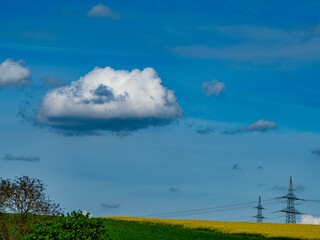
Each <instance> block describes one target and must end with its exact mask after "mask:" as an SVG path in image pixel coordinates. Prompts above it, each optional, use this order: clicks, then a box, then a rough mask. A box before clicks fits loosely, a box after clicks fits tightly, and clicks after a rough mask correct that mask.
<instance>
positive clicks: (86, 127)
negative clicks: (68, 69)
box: [36, 67, 183, 132]
mask: <svg viewBox="0 0 320 240" xmlns="http://www.w3.org/2000/svg"><path fill="white" fill-rule="evenodd" d="M182 115H183V110H182V108H181V107H180V106H179V104H178V103H177V100H176V97H175V94H174V92H173V91H171V90H168V89H167V88H165V87H164V86H162V85H161V79H160V78H159V77H158V75H157V73H156V71H155V70H154V69H153V68H146V69H144V70H143V71H140V70H138V69H134V70H132V71H131V72H129V71H126V70H114V69H112V68H110V67H106V68H98V67H96V68H95V69H94V70H93V71H91V72H89V73H88V74H87V75H85V76H84V77H81V78H80V79H79V80H78V81H74V82H72V83H71V84H70V86H65V87H61V88H57V89H54V90H52V91H49V92H48V93H47V94H46V95H45V96H44V98H43V100H42V103H41V106H40V108H39V111H38V114H37V118H36V119H37V122H38V123H40V124H43V125H48V126H50V127H52V128H56V129H60V130H63V131H70V132H86V131H92V130H110V131H115V132H119V131H134V130H137V129H140V128H146V127H149V126H158V125H164V124H167V123H169V122H171V121H173V120H175V119H177V118H179V117H181V116H182Z"/></svg>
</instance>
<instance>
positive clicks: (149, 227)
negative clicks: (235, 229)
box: [105, 219, 292, 240]
mask: <svg viewBox="0 0 320 240" xmlns="http://www.w3.org/2000/svg"><path fill="white" fill-rule="evenodd" d="M105 224H106V225H107V227H108V233H109V236H110V237H111V238H112V240H161V239H165V240H196V239H197V240H209V239H210V240H263V239H264V240H266V239H268V240H279V239H288V238H264V237H261V236H253V235H244V234H225V233H219V232H214V231H211V230H206V229H187V228H182V227H179V226H173V225H165V224H151V223H139V222H132V221H122V220H114V219H105ZM291 240H292V239H291Z"/></svg>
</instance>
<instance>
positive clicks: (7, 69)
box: [0, 59, 31, 88]
mask: <svg viewBox="0 0 320 240" xmlns="http://www.w3.org/2000/svg"><path fill="white" fill-rule="evenodd" d="M30 77H31V71H30V69H29V68H27V67H25V66H24V65H23V63H22V62H21V61H19V62H15V61H13V60H11V59H7V60H5V61H4V62H2V63H1V64H0V88H5V87H9V86H13V87H15V88H23V87H24V86H26V85H28V84H30V81H29V80H30Z"/></svg>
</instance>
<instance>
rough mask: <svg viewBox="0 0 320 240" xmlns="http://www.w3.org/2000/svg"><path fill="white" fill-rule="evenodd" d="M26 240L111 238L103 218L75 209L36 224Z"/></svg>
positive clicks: (96, 239)
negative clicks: (90, 216) (91, 216)
mask: <svg viewBox="0 0 320 240" xmlns="http://www.w3.org/2000/svg"><path fill="white" fill-rule="evenodd" d="M24 239H25V240H47V239H48V240H49V239H56V240H67V239H68V240H78V239H79V240H81V239H83V240H109V239H110V237H109V236H108V234H107V229H106V227H105V225H104V223H103V220H101V219H99V218H89V214H87V215H86V216H84V215H83V214H82V212H81V211H78V212H76V211H73V212H71V214H69V213H68V214H67V216H65V215H62V216H60V217H56V218H55V219H54V220H51V221H45V222H42V223H40V224H37V225H35V226H34V227H33V228H32V233H31V234H29V235H28V236H26V237H25V238H24Z"/></svg>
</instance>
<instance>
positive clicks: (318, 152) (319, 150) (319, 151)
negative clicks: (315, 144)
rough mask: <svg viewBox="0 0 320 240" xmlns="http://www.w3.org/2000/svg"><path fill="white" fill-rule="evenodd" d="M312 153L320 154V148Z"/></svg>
mask: <svg viewBox="0 0 320 240" xmlns="http://www.w3.org/2000/svg"><path fill="white" fill-rule="evenodd" d="M312 153H313V154H316V155H319V156H320V148H317V149H315V150H313V151H312Z"/></svg>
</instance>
